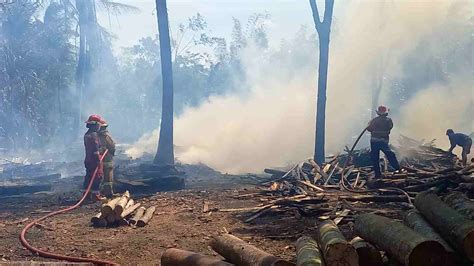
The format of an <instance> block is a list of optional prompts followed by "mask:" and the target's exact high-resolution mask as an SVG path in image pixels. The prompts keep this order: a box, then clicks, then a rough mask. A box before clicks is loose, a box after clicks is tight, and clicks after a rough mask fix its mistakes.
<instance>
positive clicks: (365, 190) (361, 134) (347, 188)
mask: <svg viewBox="0 0 474 266" xmlns="http://www.w3.org/2000/svg"><path fill="white" fill-rule="evenodd" d="M366 131H367V127H366V128H364V130H362V132H360V134H359V136H358V137H357V139H356V141H355V142H354V144H353V145H352V148H351V150H350V151H349V153H348V154H347V158H346V161H345V162H344V165H343V167H342V172H341V180H340V181H339V185H340V186H341V188H342V189H344V190H346V191H349V192H353V193H366V192H383V191H390V190H391V191H397V192H400V193H402V194H404V195H405V196H406V197H407V201H408V204H410V205H412V202H411V198H410V195H408V193H407V192H406V191H405V190H403V189H401V188H396V187H387V188H384V189H364V190H355V189H351V188H350V187H348V186H347V185H346V182H347V181H346V178H345V176H344V172H345V171H346V168H347V165H348V164H349V160H350V159H351V156H352V153H353V152H354V149H355V147H356V146H357V143H359V141H360V139H361V138H362V136H363V135H364V133H365V132H366Z"/></svg>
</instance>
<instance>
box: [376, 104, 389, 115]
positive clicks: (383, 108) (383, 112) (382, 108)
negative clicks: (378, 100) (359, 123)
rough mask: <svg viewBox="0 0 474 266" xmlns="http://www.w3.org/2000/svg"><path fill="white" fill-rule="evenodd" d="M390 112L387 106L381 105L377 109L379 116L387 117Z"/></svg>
mask: <svg viewBox="0 0 474 266" xmlns="http://www.w3.org/2000/svg"><path fill="white" fill-rule="evenodd" d="M388 111H390V109H389V108H388V107H387V106H385V105H380V106H379V107H377V111H376V112H377V114H378V115H386V114H388Z"/></svg>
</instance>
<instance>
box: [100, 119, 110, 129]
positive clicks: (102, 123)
mask: <svg viewBox="0 0 474 266" xmlns="http://www.w3.org/2000/svg"><path fill="white" fill-rule="evenodd" d="M99 123H100V125H101V126H103V127H106V126H108V125H109V124H107V121H105V119H103V118H101V119H100V122H99Z"/></svg>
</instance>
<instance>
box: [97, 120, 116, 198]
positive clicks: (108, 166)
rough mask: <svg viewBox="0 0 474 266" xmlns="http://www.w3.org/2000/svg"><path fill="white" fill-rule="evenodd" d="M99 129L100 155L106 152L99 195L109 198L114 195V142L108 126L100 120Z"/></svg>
mask: <svg viewBox="0 0 474 266" xmlns="http://www.w3.org/2000/svg"><path fill="white" fill-rule="evenodd" d="M100 123H101V126H100V129H99V132H98V133H99V140H100V154H103V153H104V152H105V150H108V152H107V154H106V155H105V157H104V159H103V161H102V162H103V169H104V179H103V180H102V183H101V185H100V193H101V194H102V195H103V196H105V197H107V198H111V197H112V196H113V194H114V189H113V181H114V161H113V160H114V155H115V142H114V140H113V139H112V136H111V135H110V133H109V131H108V129H107V127H108V126H109V125H108V124H107V122H106V121H105V120H102V121H101V122H100Z"/></svg>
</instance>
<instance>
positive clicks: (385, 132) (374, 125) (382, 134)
mask: <svg viewBox="0 0 474 266" xmlns="http://www.w3.org/2000/svg"><path fill="white" fill-rule="evenodd" d="M392 128H393V122H392V119H391V118H390V117H387V116H377V117H376V118H374V119H372V120H371V121H370V122H369V125H368V126H367V131H369V132H370V133H371V135H372V140H386V141H388V139H389V135H390V131H391V130H392Z"/></svg>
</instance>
